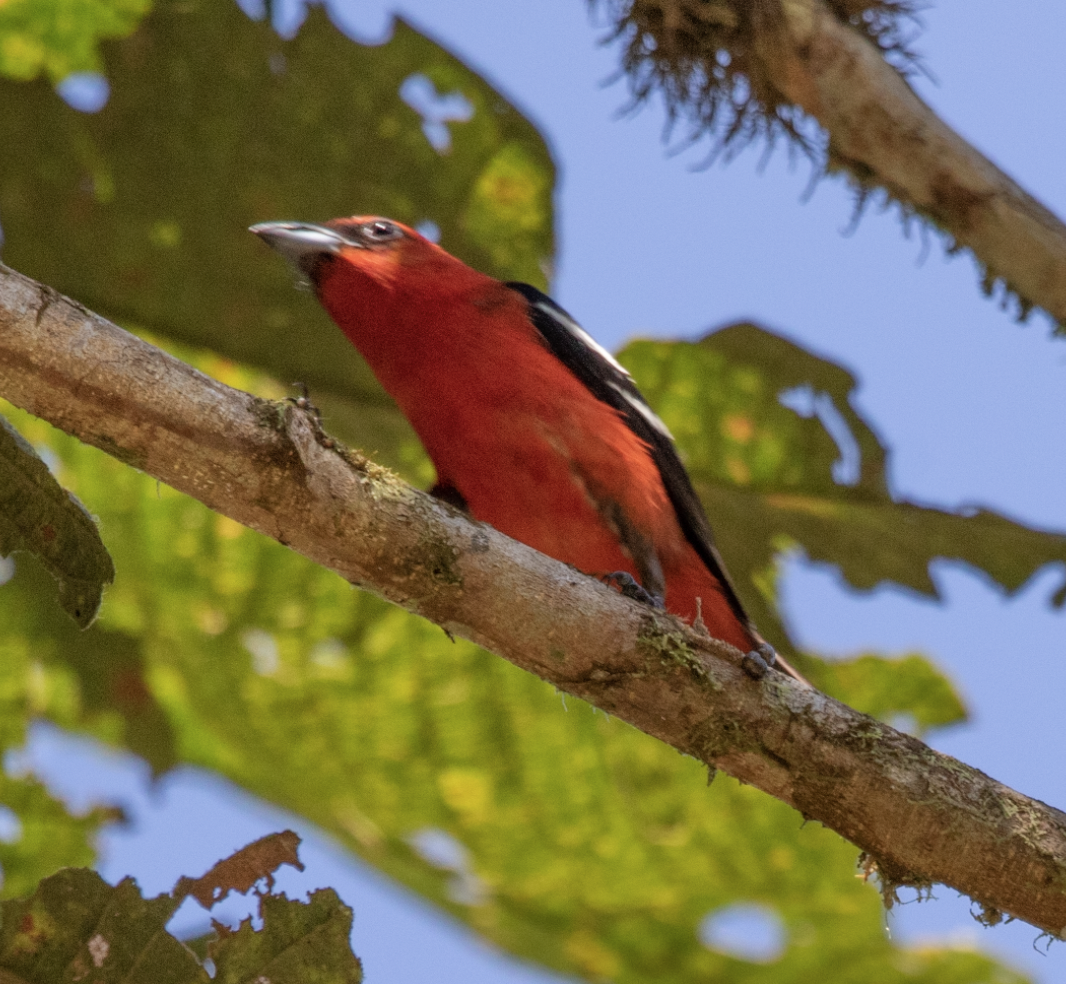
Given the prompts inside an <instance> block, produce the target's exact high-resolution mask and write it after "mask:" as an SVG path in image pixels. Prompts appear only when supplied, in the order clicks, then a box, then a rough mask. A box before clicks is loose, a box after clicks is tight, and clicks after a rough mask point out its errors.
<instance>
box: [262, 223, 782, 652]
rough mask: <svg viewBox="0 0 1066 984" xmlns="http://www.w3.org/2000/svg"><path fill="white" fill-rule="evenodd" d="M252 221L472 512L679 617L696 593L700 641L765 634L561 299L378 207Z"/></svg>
mask: <svg viewBox="0 0 1066 984" xmlns="http://www.w3.org/2000/svg"><path fill="white" fill-rule="evenodd" d="M253 231H256V232H257V233H259V234H260V235H261V236H263V238H264V239H266V240H267V241H268V242H269V243H270V244H271V245H272V246H274V247H275V248H277V249H279V251H281V252H282V253H284V254H286V255H287V256H288V258H289V259H290V260H292V261H293V262H295V263H296V264H297V265H298V266H299V267H300V269H301V270H302V271H303V272H304V273H305V274H306V275H307V276H308V278H309V279H310V280H311V283H312V284H313V286H314V288H315V292H316V294H317V295H318V298H319V300H320V301H321V302H322V304H323V306H324V307H325V308H326V310H327V311H328V312H329V314H330V317H331V318H332V319H333V321H334V322H336V324H337V325H338V326H339V327H340V328H341V330H342V331H343V332H344V333H345V335H347V337H348V338H349V339H350V340H351V342H352V344H353V345H355V346H356V348H357V349H358V350H359V351H360V352H361V353H362V355H363V356H364V358H365V359H366V360H367V362H368V363H369V365H370V367H371V369H372V370H373V371H374V373H375V375H376V376H377V378H378V380H379V381H380V382H381V384H382V386H383V387H384V388H385V389H386V390H387V391H388V393H389V394H390V395H391V396H392V398H393V399H394V400H395V401H396V403H397V404H398V405H399V407H400V409H401V410H402V411H403V413H404V415H405V416H406V417H407V419H408V420H409V421H410V423H411V425H412V426H413V427H414V429H415V431H416V432H417V434H418V436H419V438H420V439H421V440H422V443H423V444H424V445H425V448H426V451H427V453H428V454H429V457H430V458H431V460H432V461H433V465H434V467H435V468H436V470H437V476H438V485H439V486H440V487H442V488H443V489H444V490H446V491H447V492H448V493H450V497H452V498H457V497H456V496H455V493H458V496H460V497H461V499H462V501H463V502H465V505H466V507H467V508H468V509H469V511H470V513H471V515H472V516H474V518H476V519H479V520H482V521H484V522H487V523H490V524H491V525H493V526H495V527H496V528H497V529H499V530H500V531H501V532H503V533H506V534H507V535H509V536H511V537H514V538H515V539H517V540H521V541H522V542H524V543H526V544H528V545H529V546H531V547H535V548H536V549H538V550H540V551H542V552H543V553H546V554H549V555H550V556H552V557H555V558H557V559H559V560H561V561H565V562H566V563H568V564H572V565H573V566H574V567H576V568H578V569H580V570H582V571H585V572H587V573H589V574H595V575H602V574H606V573H611V572H616V571H626V572H628V573H629V574H631V575H633V577H635V578H636V579H637V580H639V581H642V582H643V583H644V586H645V587H646V588H647V589H648V590H650V591H651V592H652V593H655V594H663V595H664V599H663V600H664V603H665V606H666V608H667V609H668V610H669V611H671V612H674V613H675V614H677V615H679V616H681V617H682V618H684V619H686V620H689V621H691V620H692V619H693V618H695V616H696V614H697V611H698V607H697V599H699V607H700V608H701V609H702V616H703V620H704V622H705V624H706V626H707V629H708V631H709V632H710V633H711V634H712V635H713V636H716V637H717V638H720V639H724V640H725V641H727V642H729V643H731V644H732V645H734V646H736V647H737V648H739V649H741V650H744V651H747V650H751V649H755V648H757V647H758V646H759V645H760V644H762V639H761V637H759V635H758V633H757V632H755V630H754V628H753V627H752V625H751V623H750V621H749V620H748V618H747V616H746V615H745V614H744V612H743V609H742V608H741V606H740V602H739V600H738V599H737V597H736V594H735V592H734V591H733V588H732V586H731V585H730V584H729V582H728V576H727V575H726V574H725V570H724V567H723V566H722V565H721V561H720V558H718V555H717V553H716V552H715V550H714V547H713V544H712V543H711V539H710V530H709V527H708V526H707V525H706V520H705V518H704V517H703V513H702V509H701V507H700V506H699V504H698V501H697V500H696V498H695V494H694V493H692V490H691V485H689V483H688V479H687V476H685V475H684V470H683V468H682V467H681V465H680V462H679V461H678V460H677V458H676V455H675V454H674V451H673V446H672V444H671V443H670V441H669V437H668V435H667V434H666V431H665V428H663V427H662V425H661V423H659V422H658V421H657V420H656V418H654V415H652V414H651V412H650V411H649V410H647V408H646V405H645V404H643V401H642V400H640V397H639V394H637V393H636V390H635V388H634V387H633V386H632V383H631V381H629V380H628V376H627V375H626V374H625V372H624V370H622V369H621V367H620V366H617V364H616V363H614V362H613V360H612V359H611V358H610V356H608V355H607V354H606V353H604V352H602V350H600V349H599V348H598V347H597V346H596V345H595V343H593V342H592V341H591V339H588V337H587V336H585V335H584V333H583V332H581V330H580V328H578V327H577V325H576V324H574V323H573V322H572V321H570V319H569V318H568V316H567V315H566V314H565V312H562V311H561V309H558V308H556V307H555V306H554V305H552V304H551V302H550V301H549V300H548V299H547V298H543V295H539V292H536V291H534V290H533V289H532V288H526V287H524V286H522V285H508V284H504V283H502V282H500V281H498V280H495V279H494V278H492V277H489V276H486V275H485V274H482V273H479V272H477V271H476V270H473V269H471V268H470V267H468V266H466V265H465V264H464V263H462V262H461V261H460V260H458V259H456V258H455V257H453V256H451V255H450V254H448V253H447V252H445V251H444V250H443V249H441V248H440V247H438V246H436V245H435V244H433V243H431V242H429V241H428V240H427V239H425V238H424V237H422V236H421V235H419V234H418V233H417V232H415V231H413V230H411V229H409V228H407V227H406V226H402V225H400V224H399V223H394V222H391V221H389V220H383V219H376V218H374V217H356V218H352V219H342V220H335V221H333V222H329V223H326V224H325V225H324V226H313V225H303V224H297V223H271V224H266V225H263V226H257V227H254V230H253ZM530 298H534V301H535V300H537V299H540V300H541V301H542V303H539V305H536V304H534V301H531V300H530ZM545 317H549V318H554V319H555V322H554V324H553V325H550V326H549V327H551V329H552V331H553V332H556V334H557V337H555V336H553V335H552V334H551V333H549V334H548V335H546V334H545V332H544V331H543V330H539V329H538V321H537V319H538V318H539V319H542V320H543V318H545ZM560 333H561V334H560ZM560 338H561V339H562V343H560ZM553 341H554V342H555V343H556V346H555V348H554V349H553V344H552V343H553ZM559 344H563V345H565V346H568V347H569V349H573V350H574V351H575V352H576V353H577V356H578V357H579V359H581V360H582V364H581V365H580V366H577V369H578V370H582V371H583V372H584V375H583V376H582V374H581V371H575V369H574V367H572V366H570V365H568V364H567V362H566V361H564V359H562V358H560V355H559V351H561V349H560V348H559ZM590 383H591V384H592V388H590ZM593 388H595V389H596V392H594V391H593ZM627 401H628V402H627ZM612 404H613V405H612ZM648 421H651V425H650V426H654V427H655V428H658V429H659V432H656V431H655V430H649V429H648V427H649V425H648V423H647V422H648ZM638 431H641V433H638ZM642 435H643V436H642ZM648 435H650V437H649V436H648ZM653 444H654V445H655V446H656V447H655V448H654V449H653V446H652V445H653ZM653 451H654V453H653ZM664 456H665V459H664ZM666 459H668V460H667V463H668V464H669V465H670V467H669V468H663V467H661V465H662V463H663V461H664V460H666ZM671 484H673V486H674V487H673V488H671ZM678 485H680V486H683V487H682V488H680V490H679V488H678ZM686 490H687V492H686ZM679 505H680V507H681V508H680V509H679V508H678V507H679ZM693 510H695V513H698V515H694V514H693ZM649 582H650V583H649Z"/></svg>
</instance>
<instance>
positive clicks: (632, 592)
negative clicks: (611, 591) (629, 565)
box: [600, 571, 666, 610]
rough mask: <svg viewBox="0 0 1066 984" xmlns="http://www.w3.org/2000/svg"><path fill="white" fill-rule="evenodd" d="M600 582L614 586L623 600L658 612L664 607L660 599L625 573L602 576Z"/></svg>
mask: <svg viewBox="0 0 1066 984" xmlns="http://www.w3.org/2000/svg"><path fill="white" fill-rule="evenodd" d="M600 580H601V581H603V582H604V584H612V585H614V586H615V587H616V588H618V592H619V594H621V595H622V596H623V597H624V598H631V599H632V600H633V601H639V602H642V603H643V604H645V605H648V606H649V607H651V608H658V609H660V610H662V609H663V608H665V607H666V606H665V605H664V604H663V599H662V598H660V597H659V596H658V595H654V594H652V593H651V592H650V591H648V590H647V589H646V588H644V587H642V586H641V584H640V583H639V582H638V581H637V579H636V578H635V577H633V575H632V574H629V573H627V572H626V571H614V572H612V573H610V574H604V575H602V576H601V577H600Z"/></svg>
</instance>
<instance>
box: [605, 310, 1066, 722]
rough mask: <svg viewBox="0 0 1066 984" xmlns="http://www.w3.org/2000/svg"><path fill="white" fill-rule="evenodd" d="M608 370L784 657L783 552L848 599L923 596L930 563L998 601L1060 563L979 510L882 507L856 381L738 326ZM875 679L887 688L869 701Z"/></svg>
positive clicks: (1016, 526) (946, 714)
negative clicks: (832, 580) (797, 555)
mask: <svg viewBox="0 0 1066 984" xmlns="http://www.w3.org/2000/svg"><path fill="white" fill-rule="evenodd" d="M619 358H620V359H621V361H622V362H623V363H624V364H625V365H626V366H627V368H628V369H629V370H630V371H631V372H632V373H633V375H634V376H635V377H636V379H637V381H638V383H639V384H640V386H641V389H642V390H643V392H644V394H645V395H646V396H647V397H648V399H649V401H650V402H651V404H652V406H653V407H655V409H656V410H657V411H658V412H659V413H660V415H661V416H662V417H663V419H664V421H665V422H666V424H667V426H669V427H670V428H671V429H672V430H673V432H674V435H675V436H676V438H677V440H678V442H679V445H680V447H681V449H682V452H683V456H684V457H685V460H686V464H687V465H688V468H689V471H690V472H691V473H692V477H693V480H694V482H695V484H696V487H697V489H698V491H699V493H700V496H701V497H702V499H703V501H704V504H705V505H706V507H707V512H708V515H709V516H710V518H711V523H712V525H713V527H714V529H715V533H716V536H717V538H718V541H719V544H720V546H721V549H722V553H723V554H724V556H725V558H726V561H727V563H728V565H729V569H730V570H731V571H732V572H733V574H734V576H735V579H736V581H737V586H738V589H739V591H740V593H741V595H742V596H743V598H744V600H745V602H746V603H747V606H748V608H749V609H750V611H751V612H752V614H753V616H754V618H755V621H756V623H757V624H758V626H759V628H760V630H761V631H762V632H763V633H764V634H765V635H767V636H768V637H769V638H770V640H771V641H772V642H773V643H774V645H775V646H778V647H779V648H780V649H781V650H782V651H783V652H785V653H786V654H789V655H792V656H796V655H797V654H796V652H795V648H794V646H793V645H792V643H791V642H790V640H789V638H788V635H787V632H786V630H785V628H784V626H783V625H782V624H781V621H780V615H779V612H778V610H777V602H776V582H775V579H776V567H777V564H778V562H779V558H780V556H781V553H782V552H783V551H786V550H789V549H799V550H802V552H803V553H804V554H805V555H806V556H807V557H808V558H810V559H811V560H817V561H822V562H825V563H829V564H832V565H834V566H836V567H837V568H838V569H839V571H840V573H841V574H842V576H843V577H844V579H845V580H846V581H847V582H848V583H849V584H851V585H852V586H853V587H855V588H858V589H867V590H868V589H870V588H873V587H876V586H878V585H880V584H885V583H892V584H897V585H900V586H902V587H905V588H910V589H911V590H914V591H918V592H921V593H924V594H929V595H933V596H935V595H936V588H935V585H934V583H933V581H932V579H931V577H930V575H929V565H930V563H931V562H932V561H934V560H936V559H937V558H947V559H951V560H959V561H962V562H964V563H967V564H969V565H971V566H972V567H974V568H976V569H977V570H980V571H982V572H983V573H984V574H985V575H987V576H988V577H989V578H991V579H992V580H993V581H994V582H995V583H996V584H998V585H999V586H1000V587H1002V588H1003V589H1004V590H1005V591H1015V590H1017V589H1018V588H1020V587H1021V586H1022V585H1023V584H1024V583H1025V582H1026V581H1027V580H1028V579H1029V578H1031V577H1032V576H1033V575H1034V574H1035V573H1036V572H1037V571H1038V570H1040V568H1041V567H1043V566H1044V565H1046V564H1051V563H1056V562H1058V563H1061V562H1064V561H1066V536H1064V535H1063V534H1060V533H1052V532H1045V531H1042V530H1035V529H1032V528H1030V527H1027V526H1025V525H1023V524H1021V523H1017V522H1014V521H1012V520H1009V519H1007V518H1006V517H1004V516H1000V515H998V514H996V513H992V512H989V511H986V510H967V511H960V512H955V513H953V512H948V511H945V510H940V509H934V508H930V507H927V506H919V505H916V504H914V503H910V502H905V501H897V500H895V499H893V498H892V496H891V495H890V494H889V491H888V488H889V482H888V475H887V471H886V461H887V450H886V449H885V447H884V446H883V445H882V443H881V441H880V439H879V438H878V437H877V434H876V432H875V431H874V430H873V428H872V427H871V425H870V424H869V423H868V422H867V421H866V420H864V419H863V418H862V416H861V415H860V414H859V413H858V412H857V411H856V410H855V409H854V407H853V406H852V404H851V396H852V393H853V391H854V388H855V379H854V377H853V376H852V375H851V374H850V373H848V372H847V371H846V370H845V369H843V368H841V367H840V366H838V365H835V364H834V363H831V362H829V361H827V360H825V359H821V358H819V357H817V356H815V355H814V354H812V353H810V352H807V351H806V350H804V349H802V348H800V347H799V346H797V345H795V344H794V343H792V342H790V341H788V340H787V339H784V338H782V337H780V336H779V335H775V334H773V333H772V332H769V331H766V330H764V329H762V328H759V327H758V326H756V325H752V324H738V325H732V326H730V327H727V328H724V329H722V330H720V331H717V332H715V333H713V334H711V335H708V336H707V337H706V338H704V339H703V340H702V341H699V342H695V343H679V342H655V341H640V342H635V343H633V344H632V345H630V346H628V347H627V348H626V349H625V350H624V351H623V352H622V353H621V354H620V356H619ZM798 658H799V661H800V663H801V666H802V668H803V670H804V672H805V673H807V674H809V675H810V676H811V678H812V679H813V680H814V681H815V682H816V683H818V685H819V686H821V687H823V689H826V690H827V691H829V692H830V693H833V694H834V695H835V696H839V697H841V699H843V700H845V701H848V702H849V703H853V704H854V706H856V707H858V708H859V709H860V710H865V711H868V712H870V713H878V714H881V715H885V716H888V717H891V716H892V715H893V714H909V715H912V716H913V717H914V718H915V721H916V723H917V724H918V725H919V726H929V725H933V724H943V723H947V722H948V721H950V720H952V719H953V718H952V712H953V711H954V712H961V705H960V704H959V703H958V699H957V698H956V697H954V696H952V697H950V698H948V694H947V691H944V690H942V689H941V688H935V690H927V691H926V693H928V694H931V693H933V692H937V693H941V694H942V695H943V696H944V697H945V698H946V699H947V702H946V703H944V704H942V705H941V706H940V707H939V709H937V708H934V707H933V706H932V705H931V704H930V702H929V701H928V700H923V701H922V707H921V709H918V708H915V707H911V708H908V707H906V706H904V705H905V704H906V703H907V702H908V701H909V700H910V697H913V696H915V692H914V691H913V690H911V688H907V687H905V686H904V687H901V688H896V687H895V686H894V685H893V684H892V682H891V679H890V675H889V674H886V673H885V672H884V668H878V667H875V663H874V661H872V660H871V659H869V658H867V659H866V660H864V661H861V662H860V663H858V664H856V665H855V666H853V667H851V669H850V670H848V671H847V672H846V673H845V672H841V671H839V670H832V671H830V670H823V669H822V668H820V666H819V664H818V663H817V662H813V661H808V660H804V659H803V657H802V656H799V657H798ZM860 677H861V678H862V679H861V680H860ZM846 679H848V680H850V681H851V682H850V684H849V685H845V680H846ZM878 681H880V683H882V684H884V685H885V687H886V689H885V690H883V691H880V692H878V693H876V694H875V691H874V689H872V688H873V687H874V685H875V683H877V682H878ZM838 687H839V688H840V689H837V688H838ZM852 687H854V688H855V689H854V690H852V689H851V688H852ZM905 693H907V694H910V697H907V696H905ZM897 702H898V703H897Z"/></svg>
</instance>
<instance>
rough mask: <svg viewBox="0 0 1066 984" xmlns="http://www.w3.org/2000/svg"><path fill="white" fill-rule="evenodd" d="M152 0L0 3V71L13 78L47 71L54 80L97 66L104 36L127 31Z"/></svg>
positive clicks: (12, 0)
mask: <svg viewBox="0 0 1066 984" xmlns="http://www.w3.org/2000/svg"><path fill="white" fill-rule="evenodd" d="M149 6H150V0H6V2H4V3H0V75H7V76H9V77H11V78H14V79H32V78H36V77H37V76H38V75H39V74H41V73H42V72H44V73H46V74H47V75H48V77H49V79H50V80H51V81H52V82H58V81H60V80H61V79H63V78H65V77H66V76H67V75H69V74H71V73H72V72H96V71H99V69H100V67H101V62H100V55H99V53H98V51H97V46H98V44H99V43H100V40H101V39H103V38H120V37H125V36H126V35H127V34H129V33H130V32H131V31H132V30H133V29H134V28H135V27H136V26H137V24H138V23H139V22H140V20H141V18H142V17H143V16H144V15H145V14H146V13H148V8H149Z"/></svg>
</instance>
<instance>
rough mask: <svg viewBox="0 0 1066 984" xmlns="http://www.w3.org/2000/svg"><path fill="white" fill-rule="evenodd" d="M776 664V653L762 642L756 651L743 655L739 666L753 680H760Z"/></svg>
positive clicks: (767, 644)
mask: <svg viewBox="0 0 1066 984" xmlns="http://www.w3.org/2000/svg"><path fill="white" fill-rule="evenodd" d="M776 662H777V652H776V651H775V650H774V647H773V646H771V645H770V644H769V643H766V642H764V643H762V644H761V645H760V646H759V647H758V648H757V649H753V650H751V652H749V653H745V654H744V658H743V659H741V661H740V666H741V669H743V670H744V672H745V673H747V674H748V676H750V677H751V678H752V679H753V680H761V679H762V678H763V677H764V676H766V674H767V672H769V670H770V668H771V667H772V666H773V665H774V664H775V663H776Z"/></svg>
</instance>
